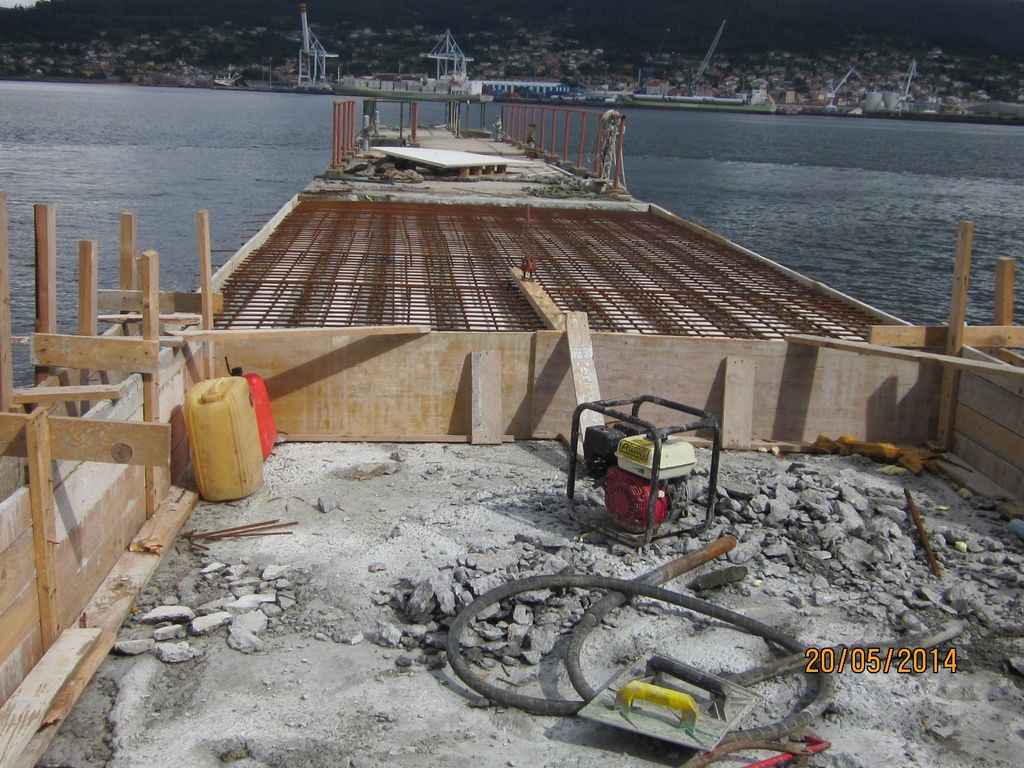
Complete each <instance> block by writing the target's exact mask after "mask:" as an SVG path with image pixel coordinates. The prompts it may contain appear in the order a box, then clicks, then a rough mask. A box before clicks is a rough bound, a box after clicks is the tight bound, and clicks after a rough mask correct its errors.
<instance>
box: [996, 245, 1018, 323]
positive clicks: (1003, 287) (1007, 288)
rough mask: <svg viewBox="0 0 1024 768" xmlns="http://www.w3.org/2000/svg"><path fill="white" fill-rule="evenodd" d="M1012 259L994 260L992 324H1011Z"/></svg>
mask: <svg viewBox="0 0 1024 768" xmlns="http://www.w3.org/2000/svg"><path fill="white" fill-rule="evenodd" d="M1013 269H1014V261H1013V259H1010V258H1005V259H997V260H996V306H995V316H994V319H993V321H992V324H993V325H1013V283H1014V276H1013Z"/></svg>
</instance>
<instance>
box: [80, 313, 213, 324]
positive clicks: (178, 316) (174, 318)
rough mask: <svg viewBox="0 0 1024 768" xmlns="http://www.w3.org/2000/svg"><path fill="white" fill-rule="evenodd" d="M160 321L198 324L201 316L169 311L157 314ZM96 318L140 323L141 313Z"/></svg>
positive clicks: (110, 321)
mask: <svg viewBox="0 0 1024 768" xmlns="http://www.w3.org/2000/svg"><path fill="white" fill-rule="evenodd" d="M159 318H160V322H161V323H165V324H167V325H177V326H186V325H199V323H200V321H201V320H202V318H201V317H200V316H199V315H197V314H196V313H195V312H170V313H168V314H162V313H161V314H160V315H159ZM98 320H99V321H100V322H101V323H112V324H115V325H117V324H121V325H124V324H126V323H141V322H142V313H141V312H124V313H121V314H117V315H100V316H99V318H98Z"/></svg>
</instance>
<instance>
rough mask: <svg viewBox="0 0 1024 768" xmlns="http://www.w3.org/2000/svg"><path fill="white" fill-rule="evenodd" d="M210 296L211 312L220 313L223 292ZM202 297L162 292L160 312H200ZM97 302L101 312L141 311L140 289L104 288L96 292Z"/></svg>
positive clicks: (222, 308)
mask: <svg viewBox="0 0 1024 768" xmlns="http://www.w3.org/2000/svg"><path fill="white" fill-rule="evenodd" d="M210 298H211V301H212V303H213V314H215V315H219V314H222V313H223V312H224V294H223V293H212V294H210ZM202 299H203V297H202V296H201V295H199V294H198V293H183V292H179V291H171V292H163V293H161V294H160V312H161V314H165V315H170V314H173V313H175V312H188V313H191V314H200V313H201V312H202V308H203V307H202V304H203V302H202ZM97 303H98V307H99V311H101V312H142V291H126V290H116V289H104V290H101V291H99V292H98V294H97Z"/></svg>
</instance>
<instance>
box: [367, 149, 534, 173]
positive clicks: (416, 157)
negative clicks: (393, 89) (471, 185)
mask: <svg viewBox="0 0 1024 768" xmlns="http://www.w3.org/2000/svg"><path fill="white" fill-rule="evenodd" d="M374 150H375V151H377V152H382V153H384V154H385V155H387V156H388V157H398V158H402V159H403V160H412V161H413V162H416V163H421V164H423V165H429V166H431V167H433V168H446V169H452V168H480V167H482V166H485V165H529V163H530V161H529V160H518V159H516V158H512V157H504V156H502V155H480V154H477V153H475V152H459V151H457V150H452V149H415V148H410V147H374Z"/></svg>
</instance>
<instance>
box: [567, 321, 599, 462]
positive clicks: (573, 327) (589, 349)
mask: <svg viewBox="0 0 1024 768" xmlns="http://www.w3.org/2000/svg"><path fill="white" fill-rule="evenodd" d="M565 335H566V340H567V341H568V343H569V362H570V365H571V367H572V385H573V390H574V391H575V394H576V405H580V404H581V403H588V402H593V401H594V400H600V399H601V388H600V386H599V385H598V381H597V365H596V364H595V363H594V344H593V342H592V341H591V338H590V323H589V321H588V320H587V313H586V312H566V313H565ZM603 424H604V417H603V416H601V414H599V413H596V412H595V411H584V412H583V413H582V414H581V415H580V434H581V435H582V434H584V433H586V431H587V427H593V426H601V425H603ZM579 450H580V451H581V452H582V450H583V440H580V445H579Z"/></svg>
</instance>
